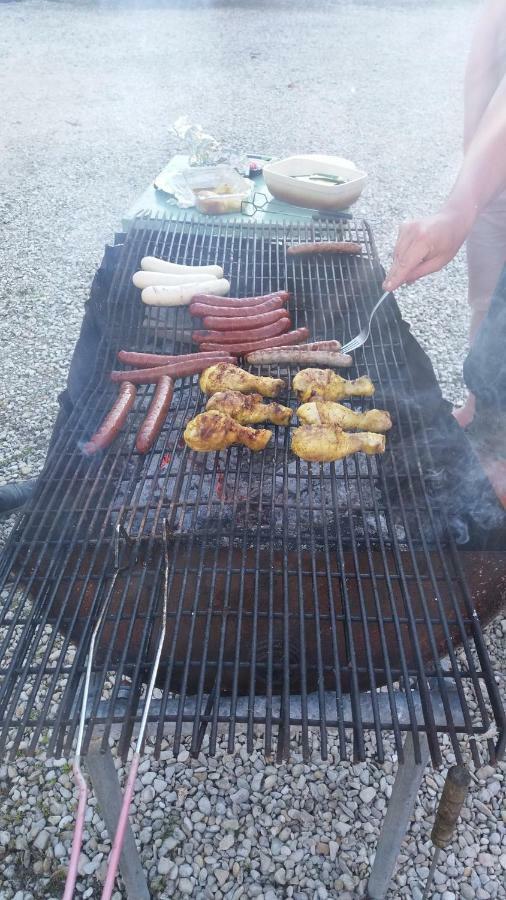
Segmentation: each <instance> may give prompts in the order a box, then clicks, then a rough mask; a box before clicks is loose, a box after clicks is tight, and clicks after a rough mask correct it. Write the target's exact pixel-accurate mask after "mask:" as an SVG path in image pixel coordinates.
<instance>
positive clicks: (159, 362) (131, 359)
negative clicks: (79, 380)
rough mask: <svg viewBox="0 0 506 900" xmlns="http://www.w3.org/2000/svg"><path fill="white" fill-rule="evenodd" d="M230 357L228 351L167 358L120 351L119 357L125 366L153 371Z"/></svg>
mask: <svg viewBox="0 0 506 900" xmlns="http://www.w3.org/2000/svg"><path fill="white" fill-rule="evenodd" d="M225 356H230V354H229V353H227V351H226V350H215V351H214V353H211V352H207V353H181V354H180V355H178V356H167V355H166V354H165V353H137V352H136V351H135V350H119V351H118V353H117V357H118V360H119V362H122V363H123V364H124V365H125V366H135V367H136V368H137V369H151V368H152V367H153V366H168V365H169V364H170V363H179V362H186V361H187V360H189V359H191V360H193V361H195V360H197V359H201V358H204V357H205V358H206V359H209V358H214V357H215V358H216V359H217V360H218V359H222V358H223V357H225Z"/></svg>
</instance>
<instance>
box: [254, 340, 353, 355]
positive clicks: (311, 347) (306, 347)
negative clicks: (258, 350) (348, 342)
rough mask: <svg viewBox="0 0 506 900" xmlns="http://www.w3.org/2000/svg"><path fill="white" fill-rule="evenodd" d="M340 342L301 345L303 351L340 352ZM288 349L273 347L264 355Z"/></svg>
mask: <svg viewBox="0 0 506 900" xmlns="http://www.w3.org/2000/svg"><path fill="white" fill-rule="evenodd" d="M341 346H342V345H341V343H340V341H312V343H310V344H299V347H300V349H301V350H340V349H341ZM283 349H285V350H286V349H287V348H286V347H271V348H270V349H269V350H264V353H276V352H277V351H278V350H283Z"/></svg>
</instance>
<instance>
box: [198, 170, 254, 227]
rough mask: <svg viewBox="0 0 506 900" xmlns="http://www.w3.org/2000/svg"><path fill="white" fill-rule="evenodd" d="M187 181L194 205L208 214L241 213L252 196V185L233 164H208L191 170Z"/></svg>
mask: <svg viewBox="0 0 506 900" xmlns="http://www.w3.org/2000/svg"><path fill="white" fill-rule="evenodd" d="M184 180H185V183H186V185H187V187H188V188H189V189H190V190H191V192H192V194H193V197H194V203H195V207H196V208H197V209H198V211H199V212H201V213H204V214H205V215H208V216H220V215H224V214H225V213H237V212H241V204H242V202H243V200H248V198H249V197H250V196H251V191H252V187H253V184H252V182H251V181H248V179H247V178H242V177H241V175H239V174H238V173H237V172H236V171H235V169H232V167H231V166H206V167H203V168H194V169H188V170H187V171H186V172H185V173H184Z"/></svg>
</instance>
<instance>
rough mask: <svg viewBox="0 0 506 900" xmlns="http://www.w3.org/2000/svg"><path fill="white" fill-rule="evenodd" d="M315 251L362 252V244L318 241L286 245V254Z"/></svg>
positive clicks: (302, 254)
mask: <svg viewBox="0 0 506 900" xmlns="http://www.w3.org/2000/svg"><path fill="white" fill-rule="evenodd" d="M315 253H352V254H355V255H358V254H359V253H362V244H356V243H354V242H353V241H319V242H318V243H315V244H292V246H291V247H287V250H286V255H287V256H313V254H315Z"/></svg>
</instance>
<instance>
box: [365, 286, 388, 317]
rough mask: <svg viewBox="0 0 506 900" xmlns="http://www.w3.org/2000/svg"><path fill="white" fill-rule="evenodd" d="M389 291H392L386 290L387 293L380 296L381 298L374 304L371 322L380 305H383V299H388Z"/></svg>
mask: <svg viewBox="0 0 506 900" xmlns="http://www.w3.org/2000/svg"><path fill="white" fill-rule="evenodd" d="M389 293H390V291H385V293H384V294H382V295H381V297H380V298H379V300H378V301H377V302H376V303H375V304H374V306H373V308H372V309H371V314H370V316H369V322H370V321H371V319H372V317H373V315H374V313H375V312H376V310H377V309H378V306H381V304H382V303H383V300H386V299H387V297H388V295H389Z"/></svg>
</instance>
